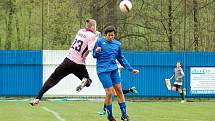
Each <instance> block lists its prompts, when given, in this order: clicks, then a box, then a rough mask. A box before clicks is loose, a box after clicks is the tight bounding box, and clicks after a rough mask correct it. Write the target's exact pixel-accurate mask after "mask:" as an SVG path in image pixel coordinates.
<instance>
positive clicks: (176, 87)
mask: <svg viewBox="0 0 215 121" xmlns="http://www.w3.org/2000/svg"><path fill="white" fill-rule="evenodd" d="M174 76H175V82H174V84H173V86H171V87H170V90H172V91H178V92H179V94H180V96H181V99H182V100H181V102H182V103H184V102H185V92H184V90H183V89H182V82H183V80H182V78H183V77H184V71H183V69H182V68H181V62H179V61H178V62H176V67H175V68H174V74H173V75H172V77H171V78H170V80H172V79H173V77H174Z"/></svg>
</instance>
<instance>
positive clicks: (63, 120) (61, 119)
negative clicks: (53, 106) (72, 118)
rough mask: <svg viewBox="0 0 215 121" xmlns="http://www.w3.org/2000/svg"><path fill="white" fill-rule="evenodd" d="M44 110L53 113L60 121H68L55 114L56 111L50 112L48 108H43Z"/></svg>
mask: <svg viewBox="0 0 215 121" xmlns="http://www.w3.org/2000/svg"><path fill="white" fill-rule="evenodd" d="M43 109H44V110H45V111H48V112H50V113H52V114H53V115H54V116H55V117H56V118H57V119H59V121H66V120H65V119H63V118H62V117H61V116H60V115H59V114H58V113H57V112H55V111H53V110H50V109H48V108H46V107H43Z"/></svg>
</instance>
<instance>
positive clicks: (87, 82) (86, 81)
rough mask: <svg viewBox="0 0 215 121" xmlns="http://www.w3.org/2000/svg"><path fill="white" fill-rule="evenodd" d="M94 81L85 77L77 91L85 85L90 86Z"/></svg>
mask: <svg viewBox="0 0 215 121" xmlns="http://www.w3.org/2000/svg"><path fill="white" fill-rule="evenodd" d="M91 83H92V80H91V79H87V78H83V79H82V81H81V84H80V85H79V86H77V87H76V91H77V92H80V91H81V90H82V89H83V88H84V87H85V86H86V87H89V86H90V85H91Z"/></svg>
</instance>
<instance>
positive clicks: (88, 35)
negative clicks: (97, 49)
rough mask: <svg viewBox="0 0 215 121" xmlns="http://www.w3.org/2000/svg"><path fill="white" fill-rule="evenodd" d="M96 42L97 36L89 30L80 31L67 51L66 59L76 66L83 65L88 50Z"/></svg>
mask: <svg viewBox="0 0 215 121" xmlns="http://www.w3.org/2000/svg"><path fill="white" fill-rule="evenodd" d="M96 40H97V34H95V33H94V32H93V31H92V30H90V29H80V30H79V31H78V32H77V34H76V36H75V39H74V40H73V42H72V45H71V47H70V49H69V53H68V55H67V58H69V59H70V60H72V61H73V62H75V63H77V64H85V60H86V56H87V54H88V50H90V51H91V50H92V49H93V47H94V45H95V42H96Z"/></svg>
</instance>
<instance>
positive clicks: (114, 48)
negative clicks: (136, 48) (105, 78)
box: [93, 38, 133, 73]
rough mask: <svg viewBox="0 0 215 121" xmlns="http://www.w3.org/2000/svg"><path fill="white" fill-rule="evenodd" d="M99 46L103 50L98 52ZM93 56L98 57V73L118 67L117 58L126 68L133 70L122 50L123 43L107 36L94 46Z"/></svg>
mask: <svg viewBox="0 0 215 121" xmlns="http://www.w3.org/2000/svg"><path fill="white" fill-rule="evenodd" d="M97 47H101V51H100V52H99V53H96V48H97ZM93 57H94V58H97V62H96V68H97V73H102V72H110V71H113V70H116V69H118V66H117V63H116V60H117V61H118V62H119V63H120V64H121V65H122V66H123V67H124V68H125V69H127V70H129V71H132V70H133V68H132V67H131V65H130V64H129V63H128V62H127V60H126V59H125V57H124V55H123V54H122V52H121V43H120V42H119V41H117V40H115V39H114V40H113V41H112V42H110V41H108V40H106V39H105V38H100V39H99V40H98V41H97V42H96V44H95V46H94V49H93Z"/></svg>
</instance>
